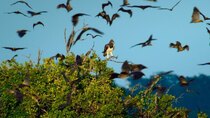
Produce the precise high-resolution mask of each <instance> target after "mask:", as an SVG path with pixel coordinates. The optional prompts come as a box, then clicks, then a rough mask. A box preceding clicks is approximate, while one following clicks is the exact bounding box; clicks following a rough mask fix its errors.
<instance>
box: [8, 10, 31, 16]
mask: <svg viewBox="0 0 210 118" xmlns="http://www.w3.org/2000/svg"><path fill="white" fill-rule="evenodd" d="M7 14H20V15H23V16H25V17H29V16H27V15H25V14H24V13H22V12H20V11H13V12H7Z"/></svg>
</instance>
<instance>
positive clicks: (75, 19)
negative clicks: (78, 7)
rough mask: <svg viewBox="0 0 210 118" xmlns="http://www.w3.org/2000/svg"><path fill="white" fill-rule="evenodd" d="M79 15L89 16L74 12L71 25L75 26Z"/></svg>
mask: <svg viewBox="0 0 210 118" xmlns="http://www.w3.org/2000/svg"><path fill="white" fill-rule="evenodd" d="M80 16H90V15H88V14H84V13H77V14H74V15H73V16H72V24H73V26H76V25H77V24H78V22H79V17H80Z"/></svg>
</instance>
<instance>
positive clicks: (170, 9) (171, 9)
mask: <svg viewBox="0 0 210 118" xmlns="http://www.w3.org/2000/svg"><path fill="white" fill-rule="evenodd" d="M181 1H182V0H180V1H178V2H177V3H176V4H175V5H174V6H173V7H172V8H159V10H169V11H173V9H174V8H175V7H176V6H177V5H178V4H179V3H180V2H181Z"/></svg>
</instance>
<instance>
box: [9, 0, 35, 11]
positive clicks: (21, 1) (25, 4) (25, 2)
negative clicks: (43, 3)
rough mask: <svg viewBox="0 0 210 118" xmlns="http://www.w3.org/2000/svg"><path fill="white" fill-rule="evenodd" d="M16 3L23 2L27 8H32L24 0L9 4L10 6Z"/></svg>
mask: <svg viewBox="0 0 210 118" xmlns="http://www.w3.org/2000/svg"><path fill="white" fill-rule="evenodd" d="M18 3H21V4H25V5H26V6H27V7H28V8H30V9H32V7H31V6H30V5H29V4H28V3H27V2H26V1H23V0H19V1H16V2H14V3H12V4H10V5H11V6H12V5H15V4H18Z"/></svg>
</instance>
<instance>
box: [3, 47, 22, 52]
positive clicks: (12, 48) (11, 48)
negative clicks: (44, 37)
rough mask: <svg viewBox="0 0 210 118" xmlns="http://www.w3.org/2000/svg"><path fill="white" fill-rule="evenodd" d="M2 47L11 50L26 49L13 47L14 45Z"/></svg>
mask: <svg viewBox="0 0 210 118" xmlns="http://www.w3.org/2000/svg"><path fill="white" fill-rule="evenodd" d="M2 48H4V49H8V50H11V51H17V50H23V49H26V48H15V47H2Z"/></svg>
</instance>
